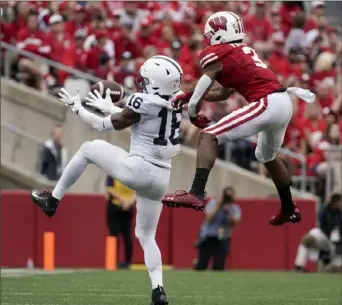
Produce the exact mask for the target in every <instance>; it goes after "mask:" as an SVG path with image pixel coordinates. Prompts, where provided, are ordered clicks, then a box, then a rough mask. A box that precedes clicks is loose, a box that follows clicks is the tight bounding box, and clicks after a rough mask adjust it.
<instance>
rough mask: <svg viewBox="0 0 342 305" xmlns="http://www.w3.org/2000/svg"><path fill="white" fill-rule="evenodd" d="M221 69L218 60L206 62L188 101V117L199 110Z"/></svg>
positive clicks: (194, 115)
mask: <svg viewBox="0 0 342 305" xmlns="http://www.w3.org/2000/svg"><path fill="white" fill-rule="evenodd" d="M221 70H222V63H221V62H219V61H215V62H213V63H212V64H208V65H207V66H206V67H205V68H204V69H203V75H202V76H201V78H200V79H199V80H198V82H197V85H196V87H195V89H194V92H193V94H192V96H191V99H190V102H189V106H188V112H189V116H190V117H196V116H197V114H198V113H199V112H200V110H201V106H202V100H203V98H204V96H205V95H206V94H207V92H208V91H209V90H210V88H211V87H212V85H213V83H214V81H215V79H216V76H217V75H218V74H219V73H220V72H221Z"/></svg>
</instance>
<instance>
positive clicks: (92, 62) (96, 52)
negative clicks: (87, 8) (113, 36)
mask: <svg viewBox="0 0 342 305" xmlns="http://www.w3.org/2000/svg"><path fill="white" fill-rule="evenodd" d="M95 37H96V41H97V43H96V44H95V45H93V46H92V47H91V48H90V50H89V51H88V53H87V57H86V61H85V66H86V68H87V69H88V70H89V71H90V72H92V71H95V70H96V69H97V68H98V66H99V62H100V56H101V54H102V53H106V54H108V53H107V51H106V50H105V46H106V44H107V40H108V38H107V32H106V31H104V30H100V31H97V32H96V33H95Z"/></svg>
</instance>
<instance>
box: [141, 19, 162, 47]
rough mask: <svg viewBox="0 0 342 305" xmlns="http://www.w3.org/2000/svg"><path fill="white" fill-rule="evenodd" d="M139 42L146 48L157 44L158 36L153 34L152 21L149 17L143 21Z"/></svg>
mask: <svg viewBox="0 0 342 305" xmlns="http://www.w3.org/2000/svg"><path fill="white" fill-rule="evenodd" d="M136 42H137V44H138V45H139V46H140V47H141V49H142V50H144V49H145V48H146V47H147V46H150V45H157V44H158V41H157V38H156V37H155V36H154V35H153V28H152V23H151V22H150V20H148V19H144V20H143V21H142V22H141V28H140V32H138V33H137V39H136Z"/></svg>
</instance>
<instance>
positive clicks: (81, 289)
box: [1, 271, 342, 305]
mask: <svg viewBox="0 0 342 305" xmlns="http://www.w3.org/2000/svg"><path fill="white" fill-rule="evenodd" d="M165 287H166V289H167V292H168V294H169V298H170V305H220V304H224V305H341V304H342V291H341V289H342V288H341V287H342V282H341V275H330V274H295V273H262V272H255V273H254V272H225V273H212V272H205V273H196V272H192V271H167V272H165ZM149 300H150V283H149V279H148V275H147V272H146V271H118V272H104V271H92V272H75V273H70V274H58V275H53V274H51V275H38V276H25V277H15V278H7V277H3V278H2V282H1V304H2V305H107V304H108V305H109V304H110V305H145V304H146V305H149V304H150V303H149Z"/></svg>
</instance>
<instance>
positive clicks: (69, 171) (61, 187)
mask: <svg viewBox="0 0 342 305" xmlns="http://www.w3.org/2000/svg"><path fill="white" fill-rule="evenodd" d="M88 163H89V162H88V160H87V159H86V158H85V156H84V153H83V151H82V150H81V149H80V150H79V151H78V152H77V153H76V154H75V155H74V156H73V157H72V159H71V160H70V162H69V163H68V165H67V167H66V168H65V170H64V171H63V173H62V176H61V178H60V179H59V180H58V182H57V185H56V186H55V188H54V189H53V191H52V197H54V198H56V199H58V200H61V199H62V198H63V196H64V194H65V193H66V191H67V190H68V189H69V188H70V187H71V186H72V185H73V184H74V183H75V182H76V181H77V179H78V178H79V177H80V176H81V175H82V174H83V172H84V171H85V169H86V167H87V165H88Z"/></svg>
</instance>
